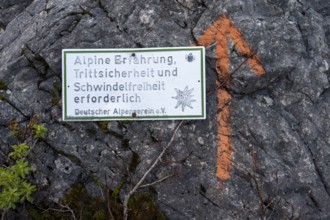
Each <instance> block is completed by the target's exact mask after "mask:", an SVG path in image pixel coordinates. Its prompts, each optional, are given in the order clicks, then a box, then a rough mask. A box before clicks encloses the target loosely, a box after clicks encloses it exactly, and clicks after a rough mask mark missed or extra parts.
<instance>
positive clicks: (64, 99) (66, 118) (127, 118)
mask: <svg viewBox="0 0 330 220" xmlns="http://www.w3.org/2000/svg"><path fill="white" fill-rule="evenodd" d="M160 51H200V59H201V60H200V62H201V96H202V97H201V102H202V105H201V107H202V109H201V110H202V111H201V112H202V113H201V115H184V116H180V115H163V116H138V115H137V116H136V117H132V116H100V117H97V116H95V117H90V116H87V117H70V116H68V115H67V90H66V87H67V78H66V76H67V74H66V71H67V63H66V61H67V54H69V53H138V52H139V53H141V52H142V53H143V52H160ZM205 96H206V94H205V47H203V46H195V47H159V48H130V49H124V48H118V49H116V48H112V49H101V48H100V49H97V48H94V49H62V119H63V121H119V120H123V121H135V120H139V121H142V120H180V119H182V120H183V119H185V120H192V119H194V120H198V119H200V120H202V119H205V118H206V97H205Z"/></svg>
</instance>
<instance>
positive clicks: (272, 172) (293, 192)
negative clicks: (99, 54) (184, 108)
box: [0, 0, 330, 220]
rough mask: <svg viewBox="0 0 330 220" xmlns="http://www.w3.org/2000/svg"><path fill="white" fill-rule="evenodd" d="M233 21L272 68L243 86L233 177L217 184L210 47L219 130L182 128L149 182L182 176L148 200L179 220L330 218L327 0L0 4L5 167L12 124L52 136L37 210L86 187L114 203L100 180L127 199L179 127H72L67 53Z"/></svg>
mask: <svg viewBox="0 0 330 220" xmlns="http://www.w3.org/2000/svg"><path fill="white" fill-rule="evenodd" d="M220 14H225V15H226V16H227V17H228V18H229V19H231V20H232V22H233V23H234V24H235V25H236V27H237V28H238V29H239V30H240V31H241V33H242V35H243V36H244V38H245V40H246V41H247V42H248V44H249V45H250V47H251V48H252V50H253V51H254V52H255V53H256V54H257V56H258V57H259V59H260V62H261V64H262V66H263V67H264V69H265V71H266V73H265V75H263V76H261V77H256V76H255V75H254V74H253V73H252V72H251V70H250V69H249V68H248V66H247V65H246V64H243V65H242V66H241V67H240V68H239V69H238V70H237V71H235V73H234V74H232V75H231V87H230V88H229V89H228V91H229V92H230V94H231V95H232V101H231V105H230V109H231V115H230V122H231V127H232V134H231V140H232V147H233V155H232V169H231V178H230V179H229V180H228V181H225V182H222V181H220V180H218V179H217V177H216V176H215V172H216V171H215V170H216V167H215V166H216V160H217V158H216V155H217V153H216V152H217V138H216V135H217V122H216V114H217V111H218V109H217V103H216V97H215V93H214V90H215V89H216V88H215V80H216V72H215V56H214V45H213V46H210V47H207V49H206V51H207V58H206V59H207V66H206V70H207V73H206V77H207V91H208V95H207V119H206V120H202V121H186V122H185V123H184V124H183V126H182V127H181V128H180V130H179V132H178V133H177V136H176V138H175V141H174V142H173V144H172V146H171V148H170V149H169V151H168V152H167V153H166V155H165V156H164V158H163V160H162V163H161V164H159V165H158V166H156V168H155V169H154V170H153V171H152V172H151V174H150V175H149V176H148V177H147V179H146V183H148V182H153V181H156V180H157V179H161V178H162V177H164V176H167V175H171V174H176V175H175V176H173V177H171V178H169V179H166V180H164V181H162V182H160V183H158V184H155V185H152V186H150V187H146V188H143V189H141V190H140V191H138V192H141V191H142V192H149V193H151V194H152V197H153V198H154V200H155V204H156V205H157V207H158V208H159V210H160V211H162V212H163V213H164V215H165V216H166V219H173V220H174V219H175V220H179V219H197V220H199V219H210V220H213V219H258V218H259V219H266V218H270V219H330V214H329V207H330V172H329V166H330V138H329V137H330V92H329V85H330V84H329V77H330V70H329V65H330V56H329V55H330V53H329V48H330V2H329V1H324V0H322V1H321V0H309V1H306V0H290V1H284V0H231V1H225V0H224V1H216V0H177V1H161V0H147V1H138V0H132V1H121V0H112V1H110V0H108V1H107V0H98V1H96V0H68V1H55V0H48V1H44V0H34V1H26V0H24V1H23V0H12V1H8V0H0V82H2V84H4V85H6V86H1V87H0V95H1V97H2V99H0V145H1V149H0V163H1V164H7V163H8V158H7V157H6V155H7V154H8V153H9V149H10V148H9V147H10V145H12V144H15V143H16V142H15V141H16V140H15V138H14V137H13V136H12V135H11V134H10V132H9V129H8V122H9V121H10V120H13V119H14V120H16V121H18V122H20V123H22V124H24V123H26V122H27V121H28V120H29V119H30V118H31V117H32V115H34V114H36V115H38V116H39V119H40V122H41V123H43V124H44V125H45V126H46V127H47V129H48V131H47V135H46V138H45V139H44V140H43V141H41V142H39V143H38V144H37V145H36V146H35V147H34V149H33V150H32V153H31V155H30V157H29V161H30V164H31V165H32V166H33V168H34V169H33V173H32V176H31V181H32V182H33V183H34V184H36V185H37V187H38V191H37V192H36V193H34V195H33V202H32V205H35V206H39V207H40V206H42V205H45V204H46V205H50V204H51V203H52V202H53V203H57V202H59V201H60V200H61V198H62V197H63V196H64V195H65V194H66V192H67V191H68V190H69V189H70V188H71V187H72V186H74V185H76V184H84V185H85V186H86V190H87V191H88V193H90V194H91V195H92V196H95V197H102V193H101V190H100V186H99V185H100V182H101V183H102V184H104V185H106V186H108V187H109V188H110V189H111V190H114V188H115V187H116V186H118V185H119V184H120V183H121V182H122V180H123V179H124V186H123V188H122V189H121V191H120V199H121V201H123V199H124V196H125V195H126V194H127V193H128V191H129V190H130V189H131V188H132V186H134V185H135V184H136V182H137V181H138V180H139V179H140V178H141V176H142V175H143V174H144V173H145V171H146V170H147V169H148V167H149V166H150V164H151V163H152V162H153V161H154V160H155V158H156V157H157V156H158V155H159V153H160V151H161V150H162V147H163V146H164V145H166V143H167V142H168V140H169V139H170V137H171V135H172V132H173V130H174V128H175V127H176V125H177V124H178V122H177V121H146V122H144V121H141V122H131V123H125V122H102V123H96V122H64V121H62V119H61V117H62V106H61V91H60V89H59V86H60V85H61V50H62V49H63V48H132V47H133V48H134V47H167V46H169V47H174V46H189V45H191V44H192V43H194V42H195V40H196V39H197V38H198V37H199V36H200V35H201V34H202V33H203V31H204V30H205V29H206V28H207V27H208V26H209V25H210V24H211V23H212V22H213V21H215V20H216V19H217V17H218V16H219V15H220ZM230 47H233V45H230ZM230 56H231V59H230V69H231V71H233V70H235V69H236V68H237V65H239V64H240V63H241V59H242V58H241V57H239V56H238V55H237V53H236V51H235V50H234V49H232V50H231V54H230ZM56 100H57V101H56ZM253 150H254V151H255V154H253ZM253 155H254V156H255V160H254V159H253ZM133 159H134V160H133ZM134 161H135V162H134ZM254 164H255V168H256V169H254ZM96 180H97V181H96ZM45 208H47V207H45ZM18 209H20V210H25V211H21V212H20V211H18V212H12V213H11V214H10V215H8V216H9V217H10V216H12V217H13V218H14V217H17V218H21V219H22V218H24V219H28V218H31V217H28V216H29V214H28V212H27V211H26V210H27V208H26V206H19V207H18Z"/></svg>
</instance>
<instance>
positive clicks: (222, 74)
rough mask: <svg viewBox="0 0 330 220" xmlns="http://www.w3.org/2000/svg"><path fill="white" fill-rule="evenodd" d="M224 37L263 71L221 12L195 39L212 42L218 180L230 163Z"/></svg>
mask: <svg viewBox="0 0 330 220" xmlns="http://www.w3.org/2000/svg"><path fill="white" fill-rule="evenodd" d="M228 38H230V39H231V40H232V42H233V44H234V46H235V49H236V50H237V52H238V53H239V54H240V55H241V56H245V57H247V64H248V66H249V68H250V69H251V70H252V72H253V73H254V74H255V75H257V76H261V75H263V74H264V73H265V70H264V68H263V67H262V65H261V64H260V62H259V60H258V58H257V56H256V55H255V54H254V53H253V51H252V50H251V49H250V47H249V45H248V44H247V43H246V41H245V40H244V38H243V36H242V34H241V33H240V32H239V30H238V29H237V28H236V27H235V25H234V24H233V23H232V22H231V20H229V19H228V18H227V17H226V16H225V15H220V16H219V18H218V19H217V20H216V21H215V22H214V23H213V24H211V25H210V26H209V27H208V28H207V29H206V30H205V31H204V33H203V34H202V35H201V36H200V37H199V38H198V39H197V45H200V46H205V47H206V46H209V45H211V44H212V43H213V42H214V41H215V42H216V47H215V57H216V72H217V75H218V80H217V81H216V86H217V88H218V89H217V91H216V96H217V101H218V115H217V122H218V132H217V139H218V150H217V171H216V176H217V177H218V178H219V179H220V180H228V179H229V178H230V173H229V171H230V169H231V163H232V161H231V155H232V146H231V140H230V135H231V128H230V122H229V118H230V109H229V104H230V101H231V96H230V94H229V92H228V91H227V90H226V89H228V88H229V87H230V74H229V48H228V40H227V39H228ZM219 78H221V79H222V80H223V83H221V82H220V81H219Z"/></svg>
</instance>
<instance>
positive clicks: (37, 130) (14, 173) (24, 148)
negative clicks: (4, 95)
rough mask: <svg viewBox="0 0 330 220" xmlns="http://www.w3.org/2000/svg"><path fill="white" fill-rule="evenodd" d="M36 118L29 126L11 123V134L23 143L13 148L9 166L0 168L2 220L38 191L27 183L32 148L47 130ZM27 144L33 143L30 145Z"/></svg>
mask: <svg viewBox="0 0 330 220" xmlns="http://www.w3.org/2000/svg"><path fill="white" fill-rule="evenodd" d="M36 121H37V118H36V117H35V116H34V117H32V119H31V120H30V122H29V123H28V124H27V125H24V126H22V125H19V124H18V123H17V122H11V123H10V124H9V128H10V129H11V133H12V134H13V135H14V136H16V137H17V139H18V141H19V142H21V141H22V142H21V143H19V144H17V145H13V146H11V148H12V151H11V152H10V153H9V154H8V156H9V158H10V159H12V161H13V162H12V163H11V165H9V166H3V167H0V209H1V210H3V213H2V218H1V219H4V216H5V213H6V212H7V210H9V209H15V208H16V204H17V203H23V202H25V201H31V194H32V193H33V192H34V191H36V186H34V185H32V184H30V183H29V182H28V181H27V175H28V174H29V173H30V171H31V167H30V166H29V162H28V161H27V157H28V155H29V153H30V150H31V148H33V147H34V145H35V144H36V143H37V142H38V140H39V139H42V138H44V136H45V133H46V131H47V129H46V128H45V127H44V126H43V125H41V124H37V123H36ZM27 142H29V143H31V145H30V146H32V147H31V148H30V147H29V145H28V144H27Z"/></svg>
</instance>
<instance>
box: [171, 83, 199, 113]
mask: <svg viewBox="0 0 330 220" xmlns="http://www.w3.org/2000/svg"><path fill="white" fill-rule="evenodd" d="M175 91H176V96H175V97H172V98H173V99H177V100H178V102H177V103H176V106H175V108H178V107H179V106H181V109H182V111H183V112H184V109H185V108H186V107H189V108H191V109H193V107H192V106H191V103H192V102H195V101H196V100H195V99H192V97H194V95H192V94H191V93H192V92H193V91H194V88H192V89H188V86H186V88H185V89H184V90H179V89H175Z"/></svg>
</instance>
